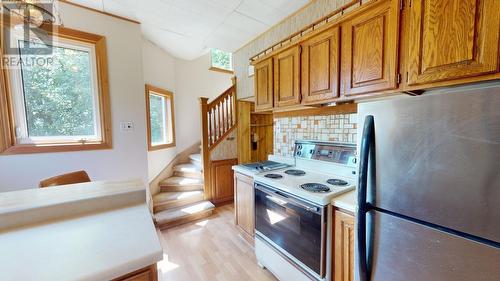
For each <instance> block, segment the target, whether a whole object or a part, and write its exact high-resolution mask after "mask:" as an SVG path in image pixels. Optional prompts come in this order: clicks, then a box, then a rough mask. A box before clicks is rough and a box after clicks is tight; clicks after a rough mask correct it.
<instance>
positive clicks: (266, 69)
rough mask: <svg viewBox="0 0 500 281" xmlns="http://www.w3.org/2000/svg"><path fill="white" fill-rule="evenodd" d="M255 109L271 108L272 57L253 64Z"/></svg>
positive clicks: (272, 96)
mask: <svg viewBox="0 0 500 281" xmlns="http://www.w3.org/2000/svg"><path fill="white" fill-rule="evenodd" d="M254 80H255V111H265V110H270V109H273V106H274V103H273V100H274V95H273V59H272V58H269V59H267V60H264V61H261V62H259V63H258V64H256V65H255V77H254Z"/></svg>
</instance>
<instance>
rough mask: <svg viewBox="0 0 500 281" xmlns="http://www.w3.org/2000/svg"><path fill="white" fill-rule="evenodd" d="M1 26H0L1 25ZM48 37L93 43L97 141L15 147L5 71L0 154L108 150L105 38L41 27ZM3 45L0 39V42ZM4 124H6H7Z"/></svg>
mask: <svg viewBox="0 0 500 281" xmlns="http://www.w3.org/2000/svg"><path fill="white" fill-rule="evenodd" d="M2 24H3V23H2ZM41 28H42V29H44V30H46V31H47V32H48V34H49V35H51V36H54V37H60V38H64V39H69V40H74V41H79V42H85V43H89V44H93V45H94V46H95V52H96V66H97V71H96V73H97V76H98V86H97V87H98V91H99V112H100V123H101V136H102V140H101V141H100V142H88V143H81V142H69V143H63V142H57V143H47V144H17V143H16V138H15V131H14V128H15V119H14V115H13V114H14V113H13V112H14V111H13V104H12V97H11V93H10V85H9V74H8V70H7V69H4V68H3V69H2V70H1V74H2V75H0V76H1V77H0V90H2V91H1V92H0V116H1V117H5V119H4V118H2V120H0V134H1V136H0V153H1V154H31V153H47V152H66V151H80V150H99V149H110V148H112V136H113V133H112V129H111V124H112V123H111V105H110V97H109V80H108V57H107V48H106V38H105V37H104V36H101V35H98V34H92V33H88V32H84V31H79V30H75V29H71V28H66V27H62V26H50V25H47V24H45V25H42V26H41ZM1 41H2V42H3V40H1ZM3 52H4V46H3V44H0V55H1V56H0V57H1V58H3ZM7 123H8V124H7Z"/></svg>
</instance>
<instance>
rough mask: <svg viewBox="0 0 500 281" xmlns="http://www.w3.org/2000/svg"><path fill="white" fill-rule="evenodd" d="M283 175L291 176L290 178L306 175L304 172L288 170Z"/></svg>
mask: <svg viewBox="0 0 500 281" xmlns="http://www.w3.org/2000/svg"><path fill="white" fill-rule="evenodd" d="M285 174H287V175H291V176H303V175H305V174H306V172H304V171H302V170H295V169H290V170H286V171H285Z"/></svg>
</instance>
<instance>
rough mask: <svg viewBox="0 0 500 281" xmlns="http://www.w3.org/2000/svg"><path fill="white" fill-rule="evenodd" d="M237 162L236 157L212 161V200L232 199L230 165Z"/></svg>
mask: <svg viewBox="0 0 500 281" xmlns="http://www.w3.org/2000/svg"><path fill="white" fill-rule="evenodd" d="M237 163H238V159H227V160H216V161H212V163H211V165H210V167H211V177H210V178H211V180H212V184H211V187H212V202H213V203H215V204H217V203H225V202H228V201H231V200H233V196H234V193H233V190H234V187H233V170H232V166H233V165H236V164H237Z"/></svg>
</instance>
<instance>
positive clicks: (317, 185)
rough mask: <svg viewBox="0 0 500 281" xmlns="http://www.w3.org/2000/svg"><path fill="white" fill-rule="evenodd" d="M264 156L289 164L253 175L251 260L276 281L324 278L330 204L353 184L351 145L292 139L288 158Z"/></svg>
mask: <svg viewBox="0 0 500 281" xmlns="http://www.w3.org/2000/svg"><path fill="white" fill-rule="evenodd" d="M269 160H272V161H276V162H286V164H291V166H290V167H286V168H282V169H276V170H271V171H265V172H262V173H259V174H257V175H255V176H254V182H255V184H254V191H255V232H256V240H255V253H256V255H257V259H258V260H259V263H261V264H262V265H263V266H265V267H267V268H268V269H269V270H270V271H271V272H273V273H274V274H275V275H276V277H278V278H279V279H280V280H292V279H293V280H311V279H313V280H329V279H330V277H331V274H332V270H331V266H330V265H331V251H330V249H331V243H332V241H331V238H330V237H331V235H330V234H331V228H332V227H331V226H332V218H331V217H332V216H331V214H332V211H331V205H330V203H331V200H332V199H333V198H334V197H336V196H338V195H340V194H342V193H345V192H348V191H350V190H353V189H354V188H355V184H356V180H357V175H356V146H355V145H354V144H343V143H327V142H314V141H297V142H296V143H295V151H294V158H293V159H279V158H278V157H270V159H269ZM273 253H274V254H273ZM290 278H292V279H290Z"/></svg>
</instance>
